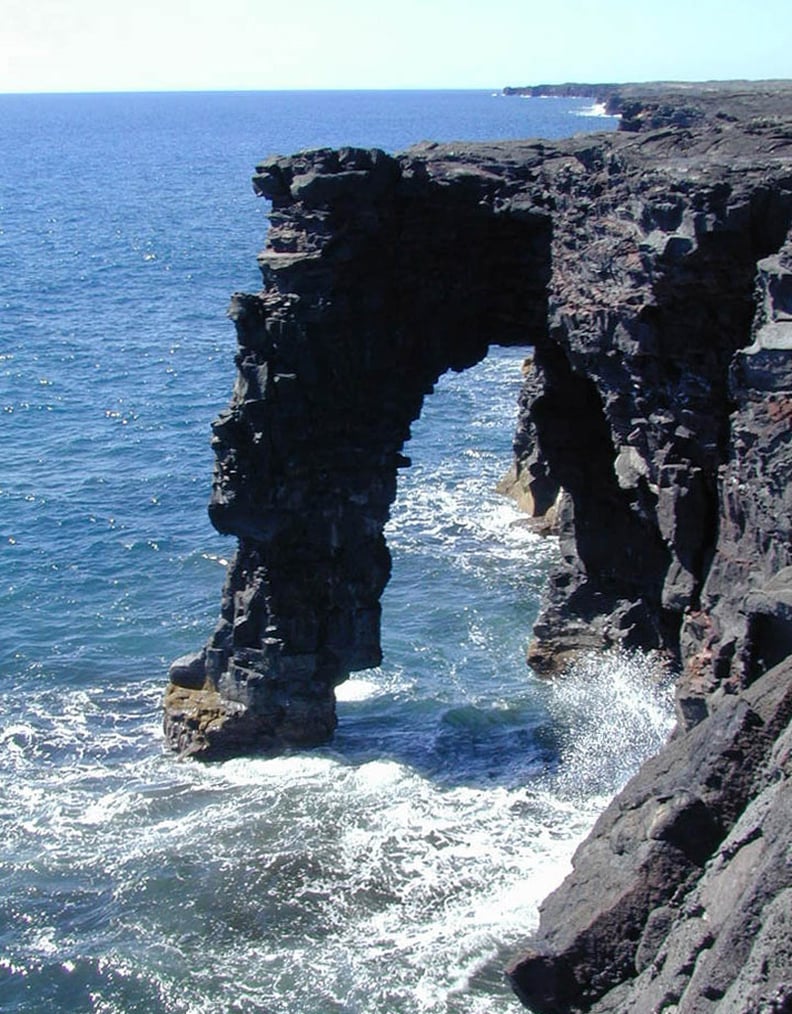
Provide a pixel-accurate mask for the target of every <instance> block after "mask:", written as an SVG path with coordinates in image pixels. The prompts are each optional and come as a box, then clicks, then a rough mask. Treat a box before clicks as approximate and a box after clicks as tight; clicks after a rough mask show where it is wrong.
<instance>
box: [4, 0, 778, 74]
mask: <svg viewBox="0 0 792 1014" xmlns="http://www.w3.org/2000/svg"><path fill="white" fill-rule="evenodd" d="M790 76H792V0H717V2H716V0H663V2H662V3H661V2H660V0H654V2H652V3H651V4H650V3H649V0H643V2H640V0H639V2H630V3H628V2H626V0H599V2H583V0H555V2H554V0H541V2H534V0H480V2H477V3H472V2H468V0H392V2H390V3H387V4H384V3H382V0H380V2H379V3H378V2H377V0H366V2H363V0H294V2H291V3H290V2H289V0H275V2H273V0H0V92H26V91H138V90H172V89H179V90H181V89H292V88H500V87H502V86H503V85H506V84H533V83H538V82H560V81H567V80H570V79H573V80H578V81H580V80H582V81H647V80H703V79H708V78H754V79H756V78H778V77H790Z"/></svg>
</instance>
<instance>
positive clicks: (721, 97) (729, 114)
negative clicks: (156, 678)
mask: <svg viewBox="0 0 792 1014" xmlns="http://www.w3.org/2000/svg"><path fill="white" fill-rule="evenodd" d="M604 98H605V99H607V101H609V102H610V101H616V98H614V96H613V94H612V93H611V92H608V93H607V94H606V95H604ZM618 101H619V102H620V103H621V106H620V108H622V110H623V111H624V114H625V115H624V125H625V127H626V128H628V129H625V130H622V131H620V132H618V133H616V134H606V135H588V136H582V137H579V138H574V139H571V140H569V141H565V142H554V143H545V142H539V141H536V142H528V141H526V142H514V143H508V144H506V143H502V144H489V145H469V144H459V145H450V144H445V145H433V144H427V145H421V146H419V147H417V148H414V149H411V150H410V151H408V152H406V153H404V154H402V155H398V156H390V155H386V154H384V153H383V152H379V151H361V150H357V149H346V150H342V151H338V152H334V151H317V152H309V153H302V154H299V155H295V156H292V157H290V158H272V159H270V160H268V161H266V162H264V163H262V165H261V166H259V167H258V169H257V174H256V176H255V178H254V185H255V187H256V189H257V191H258V192H259V193H260V194H262V195H263V196H264V197H266V198H267V199H269V200H270V201H271V202H272V213H271V222H272V225H271V229H270V232H269V234H268V239H267V246H266V248H265V250H264V252H263V253H262V254H261V257H260V260H261V267H262V273H263V276H264V289H263V291H262V292H260V293H258V294H253V295H244V294H238V295H236V296H235V297H234V299H233V302H232V309H231V315H232V317H233V319H234V321H235V324H236V329H237V336H238V341H239V351H238V354H237V368H238V374H237V382H236V386H235V389H234V394H233V398H232V400H231V404H230V406H229V408H228V410H227V411H226V412H224V413H222V414H221V416H220V418H219V419H218V420H217V421H216V422H215V424H214V438H213V444H214V449H215V455H216V467H215V478H214V486H213V493H212V501H211V506H210V514H211V518H212V521H213V523H214V524H215V526H216V527H217V528H218V529H219V530H220V531H222V532H227V533H229V534H232V535H234V536H236V537H237V538H238V541H239V548H238V552H237V555H236V557H235V559H234V561H233V562H232V564H231V566H230V568H229V572H228V577H227V580H226V585H225V589H224V592H223V601H222V608H221V616H220V620H219V623H218V626H217V629H216V631H215V633H214V634H213V636H212V638H211V640H210V641H209V643H208V645H207V646H206V647H205V648H204V649H202V650H201V651H200V652H197V653H196V654H195V655H193V656H189V657H187V658H185V659H180V660H178V661H177V662H176V663H174V665H173V667H172V669H171V683H170V686H169V688H168V691H167V694H166V701H165V729H166V735H167V738H168V741H169V743H170V744H171V745H172V746H173V747H174V748H175V749H177V750H178V751H180V752H182V753H184V754H196V755H198V756H202V757H204V758H208V759H211V758H214V757H223V756H228V755H230V754H234V753H240V752H244V751H250V750H258V749H261V750H267V751H277V750H280V749H284V748H286V747H288V746H293V745H297V746H302V745H311V744H317V743H321V742H325V741H326V740H327V739H328V738H329V737H330V736H331V735H332V733H333V729H334V727H335V703H334V694H333V689H334V687H335V686H336V685H337V684H338V683H339V682H341V681H342V680H344V679H345V678H346V677H347V675H348V674H349V673H350V672H351V671H353V670H355V669H359V668H365V667H368V666H371V665H374V664H376V663H377V662H378V661H379V658H380V638H379V599H380V595H381V593H382V590H383V588H384V586H385V583H386V582H387V580H388V576H389V572H390V557H389V553H388V549H387V546H386V544H385V541H384V538H383V527H384V524H385V522H386V520H387V517H388V511H389V508H390V504H391V503H392V501H393V498H394V496H395V491H396V475H397V471H398V469H399V468H402V467H406V466H407V465H408V464H409V462H408V460H407V459H406V458H404V457H403V447H404V442H405V440H406V439H407V438H408V436H409V432H410V425H411V423H412V422H413V420H414V419H415V418H416V417H417V415H418V413H419V412H420V408H421V404H422V400H423V398H424V397H425V396H426V394H427V393H429V392H430V391H431V390H432V387H433V385H434V383H435V381H436V380H437V378H438V377H439V376H440V375H441V374H442V373H443V372H444V371H446V370H448V369H457V370H460V369H464V368H466V367H467V366H470V365H472V364H473V363H475V362H477V361H478V360H480V359H481V358H482V357H483V356H484V355H485V354H486V351H487V349H488V347H489V346H490V345H491V344H509V345H521V346H527V345H531V346H533V347H534V354H533V359H532V363H531V368H530V369H528V370H527V375H526V380H525V385H524V388H523V392H522V395H521V402H520V408H521V411H520V421H519V426H518V432H517V434H516V437H515V466H514V473H513V477H512V478H513V482H514V483H515V484H517V486H518V487H519V490H520V493H521V495H522V496H524V498H525V502H526V503H528V504H530V505H531V509H532V510H533V512H534V513H535V514H536V515H537V516H541V515H544V514H545V513H546V512H547V511H548V510H552V512H553V518H554V522H553V523H554V526H555V530H557V531H558V532H559V536H560V544H561V550H562V553H561V556H562V563H561V565H560V567H559V568H558V570H557V572H556V573H555V574H554V576H553V578H552V580H551V583H550V588H549V589H548V594H547V600H546V603H545V608H544V611H543V613H542V616H541V618H540V620H539V622H538V623H537V624H536V626H535V629H534V642H533V644H532V645H531V648H530V650H529V662H530V664H531V665H533V667H534V668H535V669H537V670H538V671H540V672H547V673H553V672H555V671H558V670H559V669H560V668H562V667H563V665H564V664H565V663H566V662H567V661H568V659H569V658H570V657H572V656H574V655H575V654H576V653H577V652H579V651H581V650H583V649H587V648H602V647H608V646H610V645H615V644H622V645H625V646H628V647H629V646H637V647H641V648H653V649H657V650H659V651H662V652H664V653H666V654H667V655H668V656H670V657H671V658H672V659H674V660H675V661H676V663H677V665H678V666H679V668H680V671H681V673H682V676H681V678H680V681H679V692H678V716H679V723H678V728H677V731H676V734H675V736H674V738H673V739H672V741H671V743H670V744H669V745H668V747H667V748H666V749H665V750H664V751H663V752H661V754H659V755H658V756H657V757H656V758H654V759H653V760H652V761H650V762H649V763H648V764H647V765H646V767H645V768H644V769H643V770H642V771H641V772H640V773H639V774H638V775H637V776H636V778H635V779H634V780H633V781H632V782H631V783H630V784H629V785H628V786H627V788H626V789H625V790H624V792H623V793H622V795H621V796H619V797H618V798H617V799H616V800H615V801H614V802H613V804H612V805H611V807H610V808H609V809H608V811H607V812H606V813H605V814H604V815H603V817H602V818H601V820H600V821H599V823H598V824H597V826H596V828H595V829H594V832H593V833H592V836H591V838H590V839H589V840H588V842H587V843H586V844H584V845H583V846H582V847H581V849H580V851H579V853H578V855H577V857H576V860H575V870H574V873H573V874H572V875H571V877H570V878H569V879H568V881H567V882H565V884H564V885H563V886H562V887H561V888H560V889H559V891H558V892H557V893H556V894H555V895H553V896H552V897H551V898H550V899H548V901H547V903H546V905H545V907H544V910H543V912H542V918H541V923H540V927H539V929H538V931H537V933H536V934H535V935H534V937H533V939H532V940H531V941H530V943H529V944H528V945H527V953H526V955H525V956H524V957H523V958H522V959H521V960H519V961H518V962H516V963H515V965H514V967H513V969H512V970H511V972H510V975H511V978H512V982H513V984H514V986H515V989H516V991H517V992H518V994H519V995H520V997H521V998H522V999H523V1000H524V1001H525V1003H526V1004H527V1005H529V1006H531V1007H532V1008H533V1009H534V1010H536V1011H539V1012H543V1014H544V1012H548V1014H549V1012H554V1014H557V1012H573V1011H575V1012H576V1011H587V1010H595V1011H599V1012H601V1014H604V1012H606V1011H614V1012H616V1011H619V1012H628V1011H631V1012H632V1011H634V1012H636V1014H637V1012H639V1011H640V1012H644V1011H647V1012H648V1011H658V1012H659V1011H663V1010H668V1011H671V1010H678V1011H680V1012H682V1011H686V1012H699V1011H716V1010H717V1011H718V1012H724V1014H725V1012H738V1011H740V1012H746V1014H747V1012H748V1011H752V1012H753V1011H756V1012H759V1011H782V1010H789V1009H792V1008H791V1007H790V1004H792V999H791V997H792V991H791V990H790V986H789V980H790V968H789V944H788V940H789V932H788V930H789V924H790V897H791V892H790V876H789V874H790V863H789V855H790V845H791V844H792V843H791V842H790V837H789V828H788V823H789V821H788V814H789V812H790V811H789V803H790V792H789V783H788V780H789V773H790V765H789V736H790V732H789V719H790V703H789V702H790V693H789V687H790V664H789V656H790V649H791V648H792V547H791V546H790V529H791V528H792V494H791V493H790V478H792V449H791V448H790V436H791V435H792V237H791V236H790V222H792V88H790V87H788V86H780V85H774V86H766V87H759V86H752V87H745V88H743V87H741V86H734V87H731V88H720V89H717V88H713V87H707V88H706V89H703V90H702V89H699V90H697V89H696V88H695V87H686V88H684V89H682V90H680V89H678V88H677V89H671V90H670V91H669V92H668V94H665V93H661V92H658V90H657V89H656V88H655V89H653V90H652V91H651V94H649V95H647V96H644V97H643V98H642V97H641V94H640V89H639V90H638V91H636V88H635V87H633V89H632V90H631V91H630V92H629V94H626V95H622V96H621V97H620V98H619V99H618Z"/></svg>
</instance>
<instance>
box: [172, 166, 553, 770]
mask: <svg viewBox="0 0 792 1014" xmlns="http://www.w3.org/2000/svg"><path fill="white" fill-rule="evenodd" d="M427 150H428V153H429V154H430V155H431V157H430V158H428V159H421V158H418V159H415V158H411V159H399V158H395V157H392V156H389V155H386V154H384V153H383V152H381V151H377V150H373V151H366V150H360V149H343V150H341V151H331V150H322V151H317V152H310V153H304V154H301V155H298V156H294V157H292V158H289V159H273V160H270V161H268V162H266V163H264V164H263V165H261V166H259V167H258V169H257V174H256V176H255V177H254V186H255V188H256V190H257V192H258V193H260V194H261V195H262V196H264V197H266V198H267V199H269V200H270V201H271V202H272V209H271V213H270V222H271V226H270V231H269V234H268V238H267V246H266V248H265V250H264V251H263V252H262V254H261V255H260V258H259V260H260V264H261V269H262V274H263V278H264V289H263V290H262V291H261V292H259V293H256V294H241V293H238V294H235V295H234V296H233V297H232V303H231V308H230V316H231V317H232V319H233V320H234V323H235V325H236V331H237V338H238V343H239V348H238V352H237V356H236V366H237V377H236V383H235V386H234V391H233V395H232V398H231V402H230V405H229V407H228V409H227V410H225V411H224V412H222V413H221V414H220V416H219V418H218V419H217V420H216V421H215V423H214V424H213V440H212V443H213V448H214V452H215V472H214V481H213V489H212V497H211V502H210V507H209V513H210V517H211V520H212V523H213V524H214V526H215V527H216V528H217V529H218V530H219V531H221V532H223V533H226V534H230V535H234V536H236V538H237V539H238V550H237V553H236V555H235V557H234V559H233V561H232V562H231V564H230V566H229V569H228V573H227V577H226V581H225V586H224V590H223V596H222V604H221V614H220V619H219V621H218V625H217V628H216V630H215V631H214V633H213V635H212V637H211V639H210V641H209V643H208V644H207V645H206V647H205V648H204V649H202V650H201V651H200V652H198V653H196V654H195V655H192V656H188V657H186V658H184V659H180V660H178V661H177V662H176V663H174V665H173V666H172V667H171V673H170V685H169V688H168V691H167V694H166V702H165V730H166V736H167V738H168V741H169V743H170V744H171V745H172V746H173V747H174V748H175V749H176V750H178V751H179V752H181V753H184V754H197V755H199V756H203V757H206V758H210V757H221V756H229V755H232V754H235V753H239V752H243V751H250V750H252V749H259V750H264V751H269V752H273V751H278V750H281V749H284V748H287V747H289V746H310V745H317V744H319V743H322V742H326V741H327V740H328V739H329V738H330V737H331V736H332V734H333V731H334V729H335V725H336V714H335V697H334V688H335V687H336V686H337V685H338V684H339V683H341V682H343V681H344V680H345V679H346V678H347V677H348V675H349V674H350V672H353V671H356V670H360V669H365V668H369V667H371V666H374V665H377V664H379V662H380V661H381V647H380V597H381V595H382V592H383V590H384V588H385V585H386V583H387V581H388V578H389V576H390V569H391V559H390V553H389V550H388V547H387V544H386V542H385V537H384V535H383V528H384V526H385V523H386V521H387V520H388V516H389V509H390V506H391V504H392V502H393V500H394V498H395V495H396V482H397V473H398V470H399V469H400V468H404V467H407V466H408V465H409V459H407V458H406V457H405V456H404V455H403V448H404V444H405V441H406V440H407V439H409V435H410V426H411V424H412V423H413V421H414V420H415V419H416V418H417V417H418V415H419V414H420V411H421V406H422V404H423V399H424V398H425V396H426V395H427V394H429V393H430V392H431V391H432V389H433V387H434V384H435V383H436V381H437V379H438V378H439V377H440V376H441V375H442V374H443V373H445V372H446V371H447V370H463V369H465V368H467V367H469V366H472V365H474V364H475V363H477V362H479V361H480V360H482V359H483V358H484V357H485V355H486V354H487V351H488V349H489V347H490V345H519V346H525V345H536V344H537V343H541V342H542V339H543V337H544V336H545V335H546V329H547V319H548V313H547V298H548V297H547V289H548V283H549V279H550V264H551V239H552V223H551V217H550V214H549V211H548V210H547V209H546V208H545V207H543V206H542V199H541V194H538V195H536V196H534V197H531V196H530V194H528V195H526V180H525V178H524V177H525V174H526V173H529V172H530V165H531V158H530V155H531V152H530V151H529V152H528V153H527V155H528V157H526V158H524V159H523V161H522V163H521V172H522V175H523V179H521V180H520V182H519V186H513V187H512V192H511V193H510V190H509V186H505V185H504V175H503V173H502V172H496V171H495V170H494V168H493V163H494V162H496V161H497V160H496V159H494V157H493V154H492V152H490V153H489V154H487V152H486V150H483V151H482V158H481V162H480V163H479V164H476V163H471V162H470V159H469V157H468V158H467V159H466V160H464V161H462V160H461V159H460V160H459V164H458V167H455V159H456V156H455V152H454V150H453V148H452V147H451V146H445V147H444V148H443V149H442V150H440V152H438V150H436V146H427ZM438 154H440V156H441V157H440V158H439V159H438ZM524 154H526V153H524ZM534 155H535V160H536V162H537V164H538V163H539V162H540V161H541V157H542V152H541V149H540V146H536V151H535V153H534ZM438 170H439V171H438ZM528 189H530V188H528Z"/></svg>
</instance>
